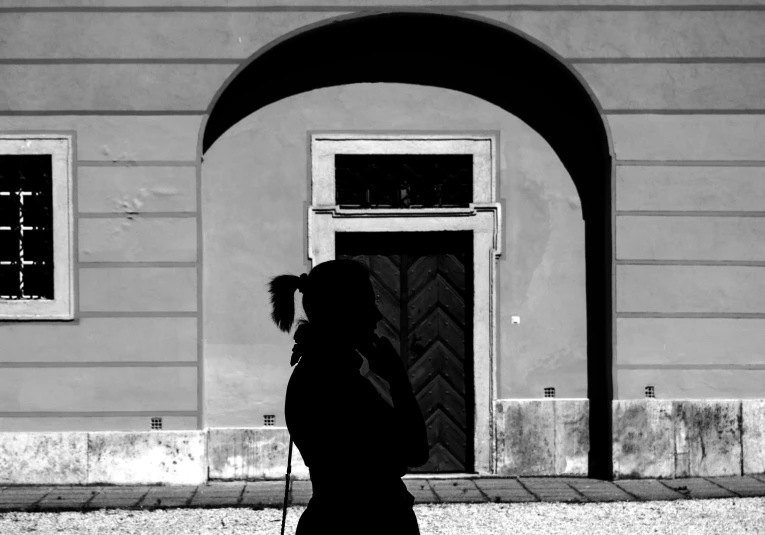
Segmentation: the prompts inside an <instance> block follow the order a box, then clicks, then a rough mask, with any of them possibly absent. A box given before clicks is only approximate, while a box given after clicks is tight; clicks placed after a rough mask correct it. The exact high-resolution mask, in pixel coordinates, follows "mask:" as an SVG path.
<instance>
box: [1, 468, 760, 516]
mask: <svg viewBox="0 0 765 535" xmlns="http://www.w3.org/2000/svg"><path fill="white" fill-rule="evenodd" d="M404 483H405V484H406V486H407V488H408V489H409V492H411V493H412V495H413V496H414V497H415V503H416V504H417V503H443V504H447V503H488V502H494V503H525V502H549V503H553V502H562V503H592V502H615V501H622V502H635V501H666V500H689V499H690V500H698V499H717V498H743V499H745V498H749V497H765V474H762V475H760V474H758V475H755V476H728V477H692V478H682V479H626V480H615V481H604V480H598V479H589V478H583V477H568V478H567V477H514V478H498V477H492V478H478V477H477V478H432V479H420V478H418V479H405V480H404ZM290 487H291V488H290V494H289V505H306V504H307V503H308V500H310V498H311V494H312V487H311V482H310V481H303V480H293V481H291V485H290ZM283 500H284V481H262V480H261V481H238V482H220V483H208V484H205V485H198V486H192V485H186V486H161V485H157V486H146V485H141V486H139V485H134V486H76V485H60V486H8V485H6V486H4V487H0V514H2V513H3V512H7V511H29V512H56V511H93V510H98V509H138V510H154V509H174V508H192V509H194V508H200V509H201V508H230V507H248V508H254V509H262V508H266V507H277V508H279V507H281V506H282V504H283Z"/></svg>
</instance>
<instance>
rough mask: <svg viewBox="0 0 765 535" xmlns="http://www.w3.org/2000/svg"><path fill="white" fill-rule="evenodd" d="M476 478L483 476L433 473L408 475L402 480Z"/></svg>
mask: <svg viewBox="0 0 765 535" xmlns="http://www.w3.org/2000/svg"><path fill="white" fill-rule="evenodd" d="M476 477H481V474H478V473H475V474H469V473H457V472H455V473H451V472H450V473H446V474H444V473H443V472H433V473H432V474H425V473H417V474H406V475H405V476H403V477H402V478H401V479H473V478H476Z"/></svg>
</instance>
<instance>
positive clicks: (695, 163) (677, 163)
mask: <svg viewBox="0 0 765 535" xmlns="http://www.w3.org/2000/svg"><path fill="white" fill-rule="evenodd" d="M614 165H617V166H625V167H626V166H640V167H765V160H618V159H614Z"/></svg>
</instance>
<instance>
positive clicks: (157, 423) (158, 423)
mask: <svg viewBox="0 0 765 535" xmlns="http://www.w3.org/2000/svg"><path fill="white" fill-rule="evenodd" d="M151 428H152V430H154V429H162V418H152V419H151Z"/></svg>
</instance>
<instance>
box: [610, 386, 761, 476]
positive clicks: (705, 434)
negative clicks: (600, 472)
mask: <svg viewBox="0 0 765 535" xmlns="http://www.w3.org/2000/svg"><path fill="white" fill-rule="evenodd" d="M613 448H614V449H613V456H614V478H617V479H620V478H623V479H629V478H647V477H660V478H681V477H717V476H731V475H752V474H763V473H765V400H762V399H744V400H737V399H733V400H728V399H679V400H671V399H625V400H616V401H614V402H613Z"/></svg>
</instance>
